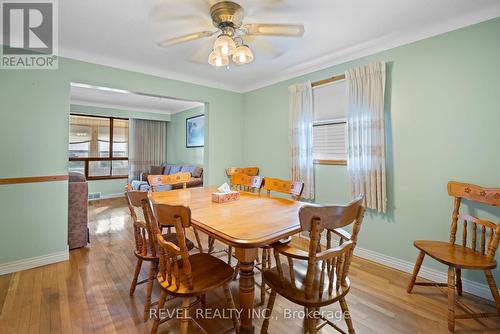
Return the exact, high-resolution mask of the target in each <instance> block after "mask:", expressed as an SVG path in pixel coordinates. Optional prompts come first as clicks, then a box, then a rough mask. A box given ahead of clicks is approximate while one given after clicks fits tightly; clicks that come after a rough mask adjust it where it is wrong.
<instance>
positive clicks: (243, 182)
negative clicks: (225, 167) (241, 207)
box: [231, 173, 263, 193]
mask: <svg viewBox="0 0 500 334" xmlns="http://www.w3.org/2000/svg"><path fill="white" fill-rule="evenodd" d="M262 181H263V178H262V177H261V176H250V175H246V174H242V173H236V174H233V175H231V187H232V188H233V189H236V190H244V191H251V192H258V193H260V189H261V188H262Z"/></svg>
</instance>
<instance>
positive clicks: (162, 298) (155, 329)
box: [151, 289, 167, 334]
mask: <svg viewBox="0 0 500 334" xmlns="http://www.w3.org/2000/svg"><path fill="white" fill-rule="evenodd" d="M166 300H167V292H166V291H165V290H163V289H162V290H161V295H160V300H159V301H158V308H157V312H156V317H155V318H154V321H153V326H152V327H151V334H156V333H158V326H159V325H160V320H161V319H160V314H161V313H160V311H161V310H162V309H163V307H164V306H165V301H166Z"/></svg>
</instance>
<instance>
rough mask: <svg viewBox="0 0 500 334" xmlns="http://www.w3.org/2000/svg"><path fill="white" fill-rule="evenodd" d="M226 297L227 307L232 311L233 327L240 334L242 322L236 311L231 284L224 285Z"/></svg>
mask: <svg viewBox="0 0 500 334" xmlns="http://www.w3.org/2000/svg"><path fill="white" fill-rule="evenodd" d="M223 288H224V296H225V297H226V302H227V306H228V307H229V309H230V310H231V320H233V327H234V330H235V332H236V334H239V333H240V320H239V319H238V315H237V313H236V312H234V311H235V306H234V300H233V295H232V294H231V290H230V289H229V283H226V284H224V286H223Z"/></svg>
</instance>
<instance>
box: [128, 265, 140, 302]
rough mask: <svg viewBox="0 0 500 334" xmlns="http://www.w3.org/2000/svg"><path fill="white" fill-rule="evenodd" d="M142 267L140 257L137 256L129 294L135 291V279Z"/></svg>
mask: <svg viewBox="0 0 500 334" xmlns="http://www.w3.org/2000/svg"><path fill="white" fill-rule="evenodd" d="M141 267H142V259H139V258H137V263H136V265H135V272H134V278H133V279H132V284H130V291H129V293H130V295H131V296H132V295H133V294H134V292H135V287H136V286H137V279H138V278H139V274H140V272H141Z"/></svg>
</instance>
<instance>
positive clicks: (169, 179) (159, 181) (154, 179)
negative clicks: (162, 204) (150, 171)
mask: <svg viewBox="0 0 500 334" xmlns="http://www.w3.org/2000/svg"><path fill="white" fill-rule="evenodd" d="M190 180H191V173H176V174H170V175H148V183H149V185H150V186H151V189H152V190H153V191H156V187H157V186H164V185H174V184H181V183H182V187H183V188H184V189H186V187H187V183H188V182H189V181H190Z"/></svg>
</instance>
